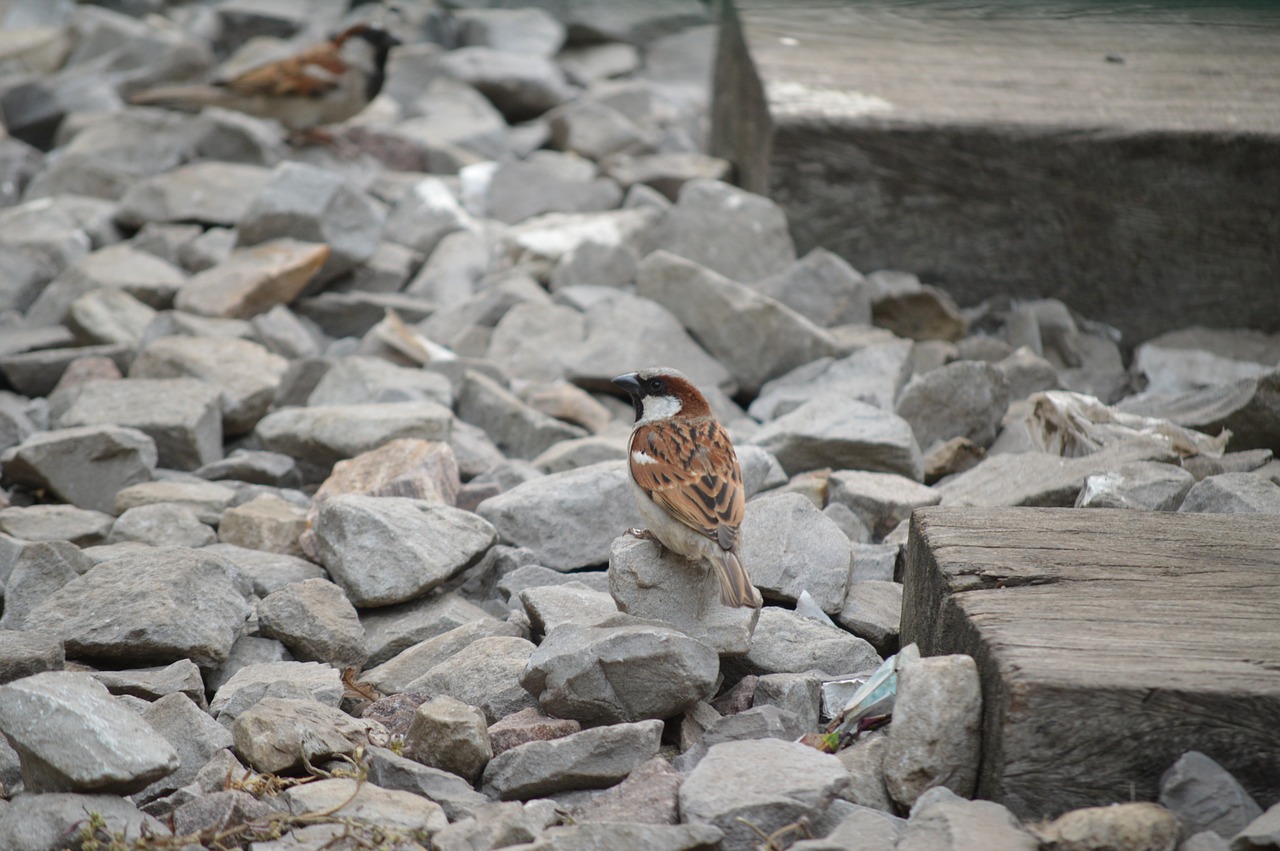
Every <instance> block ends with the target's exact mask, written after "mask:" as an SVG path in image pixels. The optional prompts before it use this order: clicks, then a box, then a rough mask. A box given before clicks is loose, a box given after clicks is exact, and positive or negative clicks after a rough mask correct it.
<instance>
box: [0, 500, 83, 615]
mask: <svg viewBox="0 0 1280 851" xmlns="http://www.w3.org/2000/svg"><path fill="white" fill-rule="evenodd" d="M12 510H13V509H7V511H12ZM3 513H4V512H0V514H3ZM90 567H92V561H91V560H90V559H89V557H88V556H86V555H84V554H83V553H82V552H80V550H79V549H77V548H76V546H75V545H74V544H72V543H70V542H69V541H41V542H35V543H28V544H23V545H21V547H20V550H19V552H18V553H17V555H16V558H14V560H13V561H12V562H11V563H10V564H9V565H8V566H7V574H8V575H7V576H5V577H4V583H5V587H4V617H0V628H2V629H22V628H25V627H28V624H27V616H28V615H30V613H31V610H32V609H34V608H35V607H36V606H38V605H40V603H42V602H43V601H44V600H45V598H46V597H48V596H49V595H50V594H52V593H53V592H54V591H57V590H58V589H59V588H61V587H62V586H63V585H66V584H67V583H68V582H70V581H71V580H73V579H75V578H76V577H77V576H79V575H80V574H82V573H85V572H86V571H88V570H89V568H90Z"/></svg>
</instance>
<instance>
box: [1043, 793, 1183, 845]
mask: <svg viewBox="0 0 1280 851" xmlns="http://www.w3.org/2000/svg"><path fill="white" fill-rule="evenodd" d="M1036 834H1037V836H1038V837H1039V838H1040V841H1041V842H1042V843H1043V844H1044V845H1048V846H1049V847H1051V848H1055V849H1062V851H1086V849H1092V848H1133V849H1143V851H1174V849H1175V848H1176V847H1177V846H1178V839H1179V837H1180V835H1181V829H1180V828H1179V826H1178V819H1177V818H1176V817H1175V816H1174V814H1173V813H1171V812H1169V811H1168V810H1166V809H1165V808H1164V807H1161V806H1159V805H1158V804H1153V803H1150V802H1147V801H1138V802H1134V803H1128V804H1112V805H1111V806H1109V807H1088V808H1085V809H1082V810H1072V811H1071V812H1069V813H1065V814H1063V815H1061V816H1058V817H1057V818H1056V819H1054V820H1053V821H1051V822H1049V823H1048V824H1046V825H1044V826H1042V827H1040V828H1038V829H1037V830H1036Z"/></svg>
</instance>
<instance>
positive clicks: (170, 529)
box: [107, 502, 218, 547]
mask: <svg viewBox="0 0 1280 851" xmlns="http://www.w3.org/2000/svg"><path fill="white" fill-rule="evenodd" d="M216 540H218V536H217V534H216V533H215V532H214V531H213V529H212V528H211V527H209V526H206V525H205V524H203V523H201V522H200V519H199V518H198V517H196V514H195V512H194V511H192V510H191V509H190V508H187V507H186V506H185V505H178V504H177V503H171V502H157V503H154V504H152V505H139V506H138V507H137V508H130V509H129V510H128V511H126V512H124V513H123V514H121V515H120V516H119V517H118V518H116V522H115V525H113V526H112V527H111V535H110V537H109V538H108V539H107V543H109V544H117V543H120V542H121V541H138V542H140V543H143V544H147V545H149V546H152V547H203V546H205V545H206V544H212V543H213V542H214V541H216Z"/></svg>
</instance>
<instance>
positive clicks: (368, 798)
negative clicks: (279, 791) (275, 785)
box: [282, 777, 449, 836]
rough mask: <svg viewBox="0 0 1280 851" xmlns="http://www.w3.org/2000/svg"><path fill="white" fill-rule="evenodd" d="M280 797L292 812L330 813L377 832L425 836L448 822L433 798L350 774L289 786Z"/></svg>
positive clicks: (318, 815) (298, 813)
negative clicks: (374, 782) (364, 779)
mask: <svg viewBox="0 0 1280 851" xmlns="http://www.w3.org/2000/svg"><path fill="white" fill-rule="evenodd" d="M282 797H283V798H284V799H285V801H286V802H287V803H288V805H289V811H290V812H291V813H293V814H294V815H295V816H306V815H310V814H314V815H316V816H317V817H319V818H321V819H323V818H326V817H328V816H330V815H332V816H335V817H337V818H339V819H342V820H343V822H346V823H352V822H354V823H356V824H361V825H366V826H368V827H371V828H373V829H375V830H377V831H379V832H381V831H384V830H385V831H388V832H390V831H398V832H401V833H402V835H403V834H409V835H419V836H426V835H429V834H432V833H436V832H439V831H440V830H443V829H444V828H445V827H447V826H448V824H449V822H448V819H447V818H445V814H444V811H443V809H442V808H441V807H440V805H439V804H436V803H434V802H433V801H428V800H425V799H423V798H422V797H420V796H418V795H414V794H412V793H410V792H397V791H393V790H390V789H382V788H379V787H378V786H376V785H374V784H372V783H361V782H360V781H358V780H355V779H353V778H350V777H331V778H327V779H324V780H318V781H316V782H314V783H306V784H302V785H298V786H292V787H290V788H288V789H286V790H285V792H284V794H283V796H282ZM321 825H323V822H321ZM321 825H317V826H321ZM326 826H327V825H326ZM344 832H345V831H344ZM295 835H296V834H295Z"/></svg>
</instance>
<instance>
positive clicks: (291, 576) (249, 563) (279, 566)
mask: <svg viewBox="0 0 1280 851" xmlns="http://www.w3.org/2000/svg"><path fill="white" fill-rule="evenodd" d="M254 501H255V502H256V501H257V500H254ZM205 551H206V552H210V553H217V554H218V555H220V556H222V557H223V558H225V559H226V560H227V561H229V562H231V563H232V564H234V565H235V566H236V569H237V570H239V571H240V574H241V575H242V576H243V577H244V578H245V579H246V580H247V581H248V582H250V583H251V584H252V586H253V593H254V594H256V595H258V596H259V597H265V596H267V595H268V594H270V593H271V592H272V591H276V590H278V589H280V588H283V587H284V586H286V585H288V584H290V583H292V582H301V581H303V580H304V579H315V578H323V577H324V576H325V571H324V568H322V567H320V566H319V565H317V564H312V563H311V562H309V561H307V560H306V559H301V558H297V557H296V556H290V555H285V554H283V553H272V552H265V551H263V550H254V549H249V548H246V547H241V546H237V545H236V544H227V543H218V544H213V545H211V546H208V547H205Z"/></svg>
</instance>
